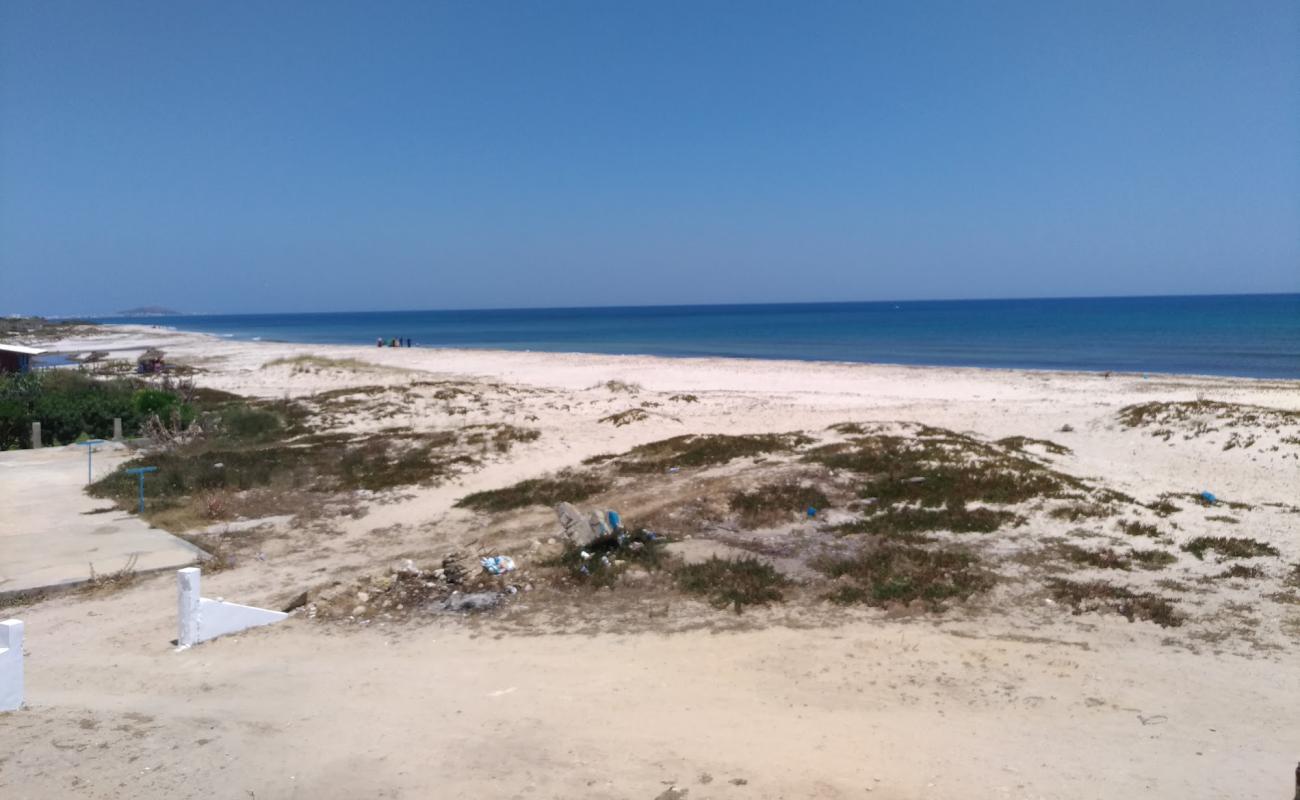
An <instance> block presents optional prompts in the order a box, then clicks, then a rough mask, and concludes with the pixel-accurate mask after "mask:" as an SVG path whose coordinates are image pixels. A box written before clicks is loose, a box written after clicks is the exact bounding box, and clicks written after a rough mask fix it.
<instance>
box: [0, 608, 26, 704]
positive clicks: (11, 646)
mask: <svg viewBox="0 0 1300 800" xmlns="http://www.w3.org/2000/svg"><path fill="white" fill-rule="evenodd" d="M22 704H23V623H22V622H21V621H19V620H16V619H7V620H5V621H4V622H0V711H16V710H18V708H20V707H21V706H22Z"/></svg>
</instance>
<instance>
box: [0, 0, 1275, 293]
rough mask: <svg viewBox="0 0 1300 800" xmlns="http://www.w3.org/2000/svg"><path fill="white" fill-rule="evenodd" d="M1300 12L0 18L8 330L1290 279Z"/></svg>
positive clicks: (84, 7) (910, 0) (416, 10)
mask: <svg viewBox="0 0 1300 800" xmlns="http://www.w3.org/2000/svg"><path fill="white" fill-rule="evenodd" d="M1298 43H1300V3H1297V2H1295V0H1276V1H1275V2H1272V1H1267V0H1223V2H1196V1H1195V0H1174V1H1173V2H1159V1H1156V0H1150V1H1139V2H1133V0H1121V1H1119V2H1109V1H1107V0H1079V1H1078V2H1054V0H1027V1H1026V2H1012V1H1011V0H991V1H990V2H967V1H966V0H954V1H953V2H927V1H926V0H905V1H900V2H884V1H877V0H855V1H854V2H806V1H801V2H794V1H793V0H792V1H791V2H787V3H775V2H754V1H752V0H747V1H746V2H722V1H721V0H691V2H672V1H670V0H644V1H643V2H631V1H630V0H628V1H627V2H621V1H620V2H609V1H608V0H590V2H563V1H561V0H544V1H543V2H524V0H518V1H517V2H492V1H491V0H472V1H470V0H467V1H466V2H457V3H447V2H429V1H427V0H425V1H422V2H395V1H394V0H385V1H384V2H360V0H358V1H357V2H347V3H340V2H322V0H311V1H310V2H289V1H288V0H276V2H270V3H262V2H251V1H236V2H162V1H161V0H159V1H158V2H149V3H140V2H120V1H119V0H114V2H100V0H93V2H62V1H61V0H39V1H36V0H31V1H28V0H0V313H13V312H30V313H47V314H60V313H87V314H89V313H99V312H112V311H115V310H118V309H121V308H126V307H130V306H136V305H142V304H159V305H167V306H172V307H175V308H178V309H181V310H184V311H195V312H239V311H314V310H363V309H411V308H472V307H498V308H499V307H513V306H568V305H624V304H658V303H706V302H765V301H772V302H787V301H813V300H873V299H913V298H915V299H920V298H964V297H1035V296H1064V295H1123V294H1181V293H1219V292H1228V293H1230V292H1282V291H1286V292H1295V291H1300V44H1298Z"/></svg>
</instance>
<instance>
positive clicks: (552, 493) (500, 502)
mask: <svg viewBox="0 0 1300 800" xmlns="http://www.w3.org/2000/svg"><path fill="white" fill-rule="evenodd" d="M609 488H610V483H609V482H608V481H606V480H605V479H604V478H602V477H601V476H600V475H597V474H595V473H593V472H561V473H559V474H557V475H555V476H554V477H550V478H529V479H528V480H525V481H520V482H519V483H516V484H514V485H513V486H507V487H506V488H504V489H489V490H488V491H484V492H475V493H473V494H469V495H466V496H464V497H462V498H461V499H460V500H457V501H456V507H457V508H472V509H474V510H475V511H510V510H513V509H516V508H526V507H528V506H538V505H541V506H553V505H555V504H556V503H561V502H568V503H578V502H581V501H583V500H586V499H587V498H589V497H592V496H594V495H598V494H600V493H601V492H605V491H608V489H609Z"/></svg>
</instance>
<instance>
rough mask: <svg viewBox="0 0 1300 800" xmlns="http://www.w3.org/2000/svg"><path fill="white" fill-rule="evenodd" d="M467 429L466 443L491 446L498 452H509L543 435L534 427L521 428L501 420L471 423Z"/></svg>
mask: <svg viewBox="0 0 1300 800" xmlns="http://www.w3.org/2000/svg"><path fill="white" fill-rule="evenodd" d="M465 431H467V432H468V435H466V437H465V444H467V445H471V446H482V447H489V448H491V449H493V450H496V451H497V452H498V453H505V452H509V450H510V448H512V447H514V446H515V445H516V444H527V443H528V442H535V441H537V440H538V439H540V438H541V437H542V432H541V431H539V430H536V429H534V428H519V427H516V426H514V425H507V424H505V423H500V422H497V423H491V424H487V425H470V426H469V427H467V428H465Z"/></svg>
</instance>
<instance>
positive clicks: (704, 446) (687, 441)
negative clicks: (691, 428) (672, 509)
mask: <svg viewBox="0 0 1300 800" xmlns="http://www.w3.org/2000/svg"><path fill="white" fill-rule="evenodd" d="M810 441H811V440H810V439H809V438H808V437H806V436H803V435H801V434H781V433H761V434H749V435H740V436H729V435H726V434H703V435H696V434H687V435H684V436H674V437H672V438H671V439H662V440H660V441H657V442H650V443H649V444H643V445H638V446H637V447H634V448H632V449H631V450H629V451H628V452H626V453H624V454H623V455H621V456H618V457H617V458H616V459H614V461H615V463H616V464H617V467H618V470H619V471H620V472H624V473H648V472H663V471H665V470H667V469H669V468H671V467H712V466H717V465H720V464H726V463H728V462H730V461H734V460H735V459H738V458H752V457H755V456H762V455H767V454H770V453H788V452H792V451H794V450H796V449H797V448H799V447H801V446H802V445H804V444H807V443H808V442H810Z"/></svg>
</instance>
